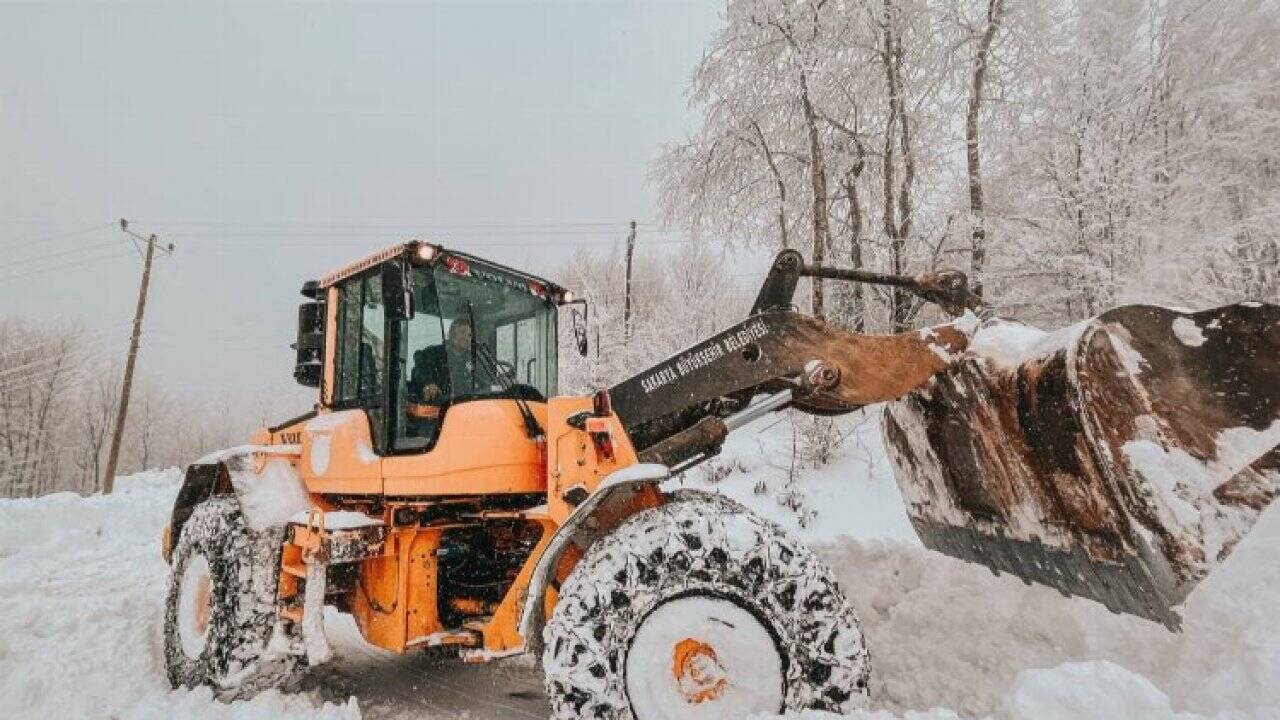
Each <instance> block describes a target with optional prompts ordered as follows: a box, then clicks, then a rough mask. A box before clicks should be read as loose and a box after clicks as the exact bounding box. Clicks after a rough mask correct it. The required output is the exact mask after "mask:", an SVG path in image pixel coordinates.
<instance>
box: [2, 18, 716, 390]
mask: <svg viewBox="0 0 1280 720" xmlns="http://www.w3.org/2000/svg"><path fill="white" fill-rule="evenodd" d="M721 7H722V4H721V3H718V2H714V1H713V0H706V1H704V2H623V3H618V2H600V1H591V2H541V1H534V0H521V1H511V2H497V3H481V2H475V1H474V0H468V1H467V2H459V3H436V2H412V3H402V4H399V3H398V4H391V3H374V2H356V3H318V2H291V3H281V2H266V1H264V0H255V1H254V2H246V3H187V2H176V1H174V0H165V1H163V2H155V3H134V2H85V3H62V2H12V1H11V0H3V1H2V2H0V314H4V315H11V314H16V315H18V316H22V317H26V318H31V319H39V320H40V321H42V322H43V321H45V320H46V319H47V320H48V321H49V322H51V323H53V322H72V323H78V324H79V325H80V326H82V327H84V328H86V329H89V330H91V331H94V332H96V333H97V334H96V335H94V342H95V344H97V345H98V346H99V347H100V348H101V349H102V351H103V352H105V353H108V354H109V355H111V356H117V355H118V356H121V357H122V356H123V354H124V348H125V344H126V341H127V335H128V322H129V320H130V318H131V316H132V311H133V304H134V302H135V299H136V293H137V282H138V276H139V274H140V268H141V261H140V259H139V257H138V255H137V254H136V252H135V251H134V249H132V247H131V246H130V245H129V244H128V243H127V239H126V238H125V236H124V235H123V234H122V233H121V232H120V231H119V229H118V228H117V227H116V225H115V220H116V219H117V218H120V217H126V218H129V219H130V221H131V222H132V223H133V227H134V228H135V229H136V230H138V231H140V232H142V233H150V232H155V233H158V234H159V235H160V236H161V239H162V241H163V242H173V243H175V244H176V245H177V249H176V251H175V252H174V253H173V255H172V256H170V257H163V258H161V259H159V260H158V262H157V265H156V269H155V272H154V274H153V285H152V295H151V304H150V306H149V307H148V313H147V323H146V338H147V342H146V343H145V345H144V350H143V355H142V359H141V363H142V367H143V368H144V369H145V371H146V372H147V373H149V374H151V375H152V376H153V377H156V378H158V379H160V380H162V381H163V382H166V383H176V382H182V383H185V384H186V386H187V390H188V391H190V392H194V393H200V394H204V395H205V396H208V397H216V396H218V395H220V394H222V393H225V392H230V393H232V394H236V395H239V394H242V393H246V392H249V393H253V392H269V393H273V394H277V393H290V394H292V395H293V396H294V397H296V398H297V399H298V402H299V404H300V405H302V406H303V407H302V408H301V409H305V404H306V402H307V397H308V394H307V393H309V392H313V391H307V390H304V389H301V388H298V389H297V390H292V389H291V388H292V387H293V386H292V381H291V378H290V373H291V371H292V356H291V353H290V351H289V350H288V344H289V342H291V341H292V333H293V320H294V317H295V312H296V311H295V305H296V304H297V303H298V302H299V301H300V299H301V298H300V297H299V296H298V294H297V290H298V288H299V286H300V285H301V283H302V281H303V280H305V279H308V278H314V277H317V276H319V275H320V274H322V273H323V272H324V271H326V270H328V269H331V268H332V267H334V266H337V265H341V264H344V263H345V262H347V261H349V260H352V259H355V258H356V257H357V256H359V255H362V254H365V253H367V252H370V251H372V250H375V249H378V248H380V247H382V246H385V245H388V244H391V243H393V242H396V241H400V240H407V239H411V238H413V237H424V236H425V237H433V238H436V239H441V240H443V241H445V242H446V243H448V244H451V245H455V246H459V247H462V248H467V249H470V250H472V251H474V252H476V253H478V254H482V255H485V256H489V257H493V258H494V259H497V260H499V261H502V262H505V263H508V264H513V265H518V266H525V267H530V268H533V269H537V270H548V269H550V268H552V267H554V266H555V264H556V263H557V262H559V261H560V260H563V259H564V258H565V257H566V256H567V254H568V253H569V252H571V250H572V248H573V247H576V246H581V245H586V246H589V247H606V246H607V245H608V243H610V242H615V241H618V240H620V239H621V238H622V237H623V236H624V233H625V223H626V221H627V220H629V219H631V218H636V219H639V220H641V221H645V220H650V219H652V217H653V205H652V196H653V194H652V191H651V189H650V188H649V187H647V186H646V182H645V181H646V175H647V170H648V163H649V162H650V161H651V160H652V159H653V158H654V157H655V155H656V153H657V151H658V148H659V145H660V144H661V143H663V142H669V141H673V140H676V139H678V138H679V137H680V136H682V135H683V134H684V133H685V132H687V131H688V130H689V129H690V127H692V122H693V117H692V115H691V113H690V112H689V111H688V109H687V106H686V101H685V98H684V90H685V87H686V83H687V79H688V76H689V73H690V71H691V69H692V67H693V65H694V63H695V62H696V61H697V59H698V57H699V54H700V52H701V50H702V47H703V44H704V43H705V41H706V40H707V39H708V37H709V36H710V34H711V33H712V32H713V31H714V29H715V27H716V25H717V24H718V22H719V17H720V8H721ZM672 239H675V236H674V235H672V234H667V235H662V234H658V233H657V232H656V229H651V228H646V227H642V231H641V242H642V243H643V242H646V241H647V242H654V243H656V242H659V241H664V240H665V241H670V240H672Z"/></svg>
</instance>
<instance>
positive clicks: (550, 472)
mask: <svg viewBox="0 0 1280 720" xmlns="http://www.w3.org/2000/svg"><path fill="white" fill-rule="evenodd" d="M803 277H821V278H827V279H830V280H839V281H848V282H872V283H882V284H889V285H893V286H895V287H898V288H901V289H903V290H906V291H908V292H910V293H914V294H915V296H917V297H918V298H919V299H920V301H921V302H931V303H935V304H937V305H939V306H940V307H942V308H944V309H945V310H947V311H948V312H951V313H952V314H955V315H959V318H958V319H956V320H953V321H951V322H948V323H944V324H940V325H937V326H934V327H930V328H925V329H922V330H919V331H913V332H906V333H901V334H897V335H889V336H870V335H862V334H856V333H850V332H847V331H844V330H842V329H840V328H838V327H835V326H833V325H831V324H828V323H825V322H823V321H822V320H819V319H817V318H814V317H811V316H808V315H805V314H802V313H800V312H798V311H797V310H796V309H795V308H794V307H793V305H792V297H793V295H794V293H795V289H796V285H797V282H798V281H799V280H800V279H801V278H803ZM302 294H303V295H304V296H305V298H306V301H305V302H304V303H303V304H302V305H301V307H300V310H299V313H298V336H297V341H296V344H295V348H296V352H297V364H296V366H295V370H294V376H295V378H296V379H297V380H298V382H300V383H302V384H303V385H306V386H309V387H314V388H316V389H317V390H318V401H317V403H316V405H315V408H314V409H313V410H312V411H311V412H308V413H307V414H305V415H302V416H300V417H296V418H293V419H291V420H287V421H284V422H282V423H280V424H278V425H275V426H273V427H268V428H264V429H262V430H260V431H258V432H257V433H256V434H255V435H254V436H253V437H252V439H251V441H250V443H249V444H248V445H245V446H242V447H237V448H232V449H229V450H226V451H223V452H220V453H215V454H213V455H210V456H208V457H205V458H202V459H200V460H199V461H197V462H195V463H192V464H191V465H190V466H189V467H188V468H187V470H186V474H185V478H184V480H183V483H182V485H181V487H180V489H179V492H178V493H177V497H176V500H175V503H174V508H173V512H172V517H171V520H170V522H169V523H168V525H167V526H166V529H165V532H164V537H163V540H162V546H163V555H164V557H165V559H166V561H167V562H168V563H169V564H170V568H171V580H170V584H169V589H168V596H167V602H166V605H165V613H166V617H165V623H164V650H165V659H166V665H167V670H168V675H169V678H170V680H171V682H172V683H173V684H174V685H175V686H183V685H185V686H194V685H200V684H205V685H211V686H213V687H214V688H215V690H216V691H217V692H218V693H219V695H220V696H223V697H237V696H243V695H247V694H252V693H254V692H257V691H259V690H262V689H263V688H267V687H272V686H288V685H289V684H290V683H291V682H292V681H293V680H294V679H295V678H296V677H297V676H298V674H299V673H300V672H301V671H302V670H304V669H305V667H307V666H308V665H316V664H318V663H322V662H324V661H325V660H326V659H327V658H328V657H329V656H330V654H331V650H330V648H329V645H328V643H327V641H326V638H325V634H324V627H323V621H324V611H325V608H326V607H331V608H334V609H336V610H338V611H340V612H343V613H349V614H350V615H351V616H352V617H353V618H354V620H355V624H356V625H357V627H358V628H359V631H360V633H361V634H362V635H363V637H364V639H365V640H366V641H367V642H369V643H371V644H373V645H375V646H378V647H380V648H384V649H386V650H389V651H392V652H395V653H407V652H414V651H418V650H422V649H426V648H435V649H436V651H437V652H447V653H451V654H454V655H456V656H457V657H458V658H459V660H460V661H465V662H486V661H492V660H495V659H498V658H504V657H508V656H512V655H517V654H522V653H532V654H534V655H535V657H540V659H541V663H542V667H543V669H544V671H545V677H546V691H547V695H548V700H549V704H550V707H551V713H552V715H553V717H555V718H579V717H590V718H640V719H641V720H648V719H650V718H731V717H744V716H747V715H750V714H752V713H755V712H781V711H790V710H800V709H809V708H812V709H821V710H829V711H834V712H840V711H846V710H850V709H853V708H856V707H859V706H861V705H862V704H864V703H865V702H866V700H867V698H868V695H869V692H870V689H869V688H870V671H871V666H870V663H869V660H868V654H867V650H866V647H865V644H864V638H863V636H862V634H861V632H860V630H859V627H858V622H857V620H856V618H855V617H854V614H853V612H852V611H851V609H850V606H849V604H848V602H847V601H846V599H845V598H844V596H843V595H842V594H841V591H840V589H839V587H838V586H837V584H836V582H835V580H834V579H833V577H832V574H831V572H830V571H829V570H828V569H827V568H826V567H824V566H823V564H822V563H821V562H820V561H819V560H818V559H817V557H816V555H815V554H814V553H813V552H812V551H811V550H809V549H807V548H806V547H805V546H804V545H803V544H802V543H800V542H799V541H797V540H796V539H795V538H793V537H790V536H789V535H788V534H787V533H785V532H784V531H783V530H781V529H780V528H779V527H778V526H776V525H775V524H773V523H771V522H769V521H767V520H765V519H762V518H760V517H757V516H755V515H753V514H752V513H750V512H748V511H747V510H745V509H744V508H743V507H742V506H740V505H738V504H736V503H735V502H733V501H732V500H730V499H728V498H725V497H722V496H719V495H716V494H712V493H701V492H692V491H688V490H677V491H675V492H670V491H665V490H664V481H666V480H667V479H668V478H671V477H673V476H675V475H678V474H679V473H681V472H683V471H685V470H687V469H688V468H690V467H692V466H694V465H695V464H697V463H699V462H701V461H703V460H706V459H708V458H710V457H712V456H714V455H715V454H716V453H717V452H718V451H719V450H720V447H721V445H722V443H723V442H724V439H725V437H726V436H727V435H728V434H729V433H731V432H734V431H735V430H737V429H738V428H741V427H742V426H744V425H745V424H747V423H749V422H751V421H752V420H754V419H756V418H759V417H761V416H763V415H766V414H768V413H771V412H776V411H779V410H783V409H786V408H794V409H795V410H798V411H801V412H806V413H814V414H823V415H836V414H841V413H848V412H852V411H854V410H857V409H859V408H864V407H866V406H868V405H871V404H874V403H882V402H883V403H887V405H886V409H885V410H884V430H885V436H886V439H887V445H888V447H889V449H890V453H891V459H892V462H893V464H894V466H895V471H896V476H897V480H898V483H899V484H900V486H901V490H902V492H903V495H904V499H905V501H906V507H907V511H908V514H909V516H910V518H911V520H912V522H913V523H914V525H915V527H916V528H917V530H918V531H919V533H920V536H921V538H922V540H923V541H924V543H925V544H926V546H928V547H930V548H933V549H936V550H939V551H941V552H944V553H948V554H951V555H954V556H957V557H960V558H963V559H966V560H969V561H973V562H978V563H983V564H986V565H988V566H989V567H991V568H992V569H993V570H994V571H996V572H1009V573H1013V574H1015V575H1018V576H1020V577H1022V578H1024V579H1025V580H1027V581H1028V582H1039V583H1043V584H1046V585H1049V586H1051V587H1054V588H1057V589H1059V590H1060V591H1062V592H1063V593H1068V594H1074V595H1080V596H1084V597H1087V598H1091V599H1093V600H1097V601H1099V602H1102V603H1105V604H1106V605H1107V606H1108V607H1110V608H1112V609H1113V610H1115V611H1117V612H1129V613H1134V614H1137V615H1139V616H1142V617H1145V618H1148V619H1151V620H1155V621H1159V622H1163V623H1166V624H1167V625H1170V626H1171V627H1176V625H1177V614H1176V610H1175V608H1176V606H1177V605H1178V604H1179V603H1180V602H1181V601H1182V599H1183V598H1185V596H1186V594H1187V593H1188V592H1190V590H1191V588H1192V587H1194V586H1195V584H1196V583H1197V582H1199V581H1200V580H1201V579H1202V578H1203V577H1204V576H1205V575H1206V574H1207V573H1208V572H1209V571H1210V570H1212V568H1213V566H1214V565H1215V564H1217V563H1219V562H1221V561H1222V560H1223V559H1224V558H1225V557H1226V555H1227V553H1229V552H1230V550H1231V548H1232V547H1233V546H1234V544H1235V543H1236V542H1238V541H1239V539H1240V538H1241V537H1243V535H1244V534H1245V533H1246V532H1247V531H1248V529H1249V527H1250V526H1251V525H1252V523H1253V521H1254V519H1256V517H1257V516H1258V514H1259V513H1261V512H1262V510H1263V509H1264V508H1265V507H1266V506H1267V505H1268V504H1269V503H1270V502H1271V500H1272V499H1273V498H1274V497H1275V495H1276V493H1277V490H1278V489H1280V449H1278V445H1280V398H1278V397H1277V396H1278V394H1280V390H1278V388H1280V363H1278V362H1277V358H1278V357H1280V353H1278V351H1280V307H1276V306H1273V305H1262V304H1257V303H1245V304H1240V305H1234V306H1229V307H1224V308H1219V309H1216V310H1210V311H1205V312H1200V313H1193V312H1189V311H1175V310H1167V309H1163V308H1154V307H1146V306H1129V307H1125V308H1120V309H1117V310H1115V311H1112V312H1109V313H1106V314H1103V315H1101V316H1099V317H1097V318H1094V319H1092V320H1090V321H1087V322H1085V323H1081V324H1080V325H1078V326H1075V327H1074V328H1071V329H1068V331H1065V333H1060V334H1058V335H1056V336H1051V337H1049V338H1047V339H1045V340H1043V341H1042V342H1040V343H1039V344H1037V345H1036V346H1035V347H1029V348H1023V349H1022V351H1021V354H1017V353H1013V354H1012V356H1011V354H1010V353H1009V352H1008V348H1005V349H1004V351H1003V352H997V350H999V348H998V347H992V346H991V344H990V342H988V341H987V340H984V337H985V336H987V335H994V336H999V331H1000V330H1001V328H1002V327H1005V328H1006V329H1007V328H1008V327H1014V326H1012V325H1007V324H1006V325H1002V323H1004V321H999V320H996V319H994V318H985V319H982V320H979V318H978V317H976V316H975V315H974V314H972V312H970V311H971V310H972V309H981V306H980V303H979V302H978V299H977V298H976V297H975V294H974V293H973V292H971V291H970V289H969V287H968V284H967V281H966V279H965V277H964V276H963V275H962V274H960V273H956V272H935V273H928V274H925V275H922V276H918V277H899V276H886V275H878V274H875V273H869V272H865V271H854V270H845V269H840V268H833V267H826V266H816V265H812V264H808V263H806V262H805V260H804V258H803V257H802V256H801V255H800V254H799V253H796V252H794V251H784V252H783V253H782V254H780V255H779V256H778V257H777V258H776V260H775V261H774V264H773V266H772V269H771V270H770V272H769V274H768V277H767V278H766V279H765V281H764V284H763V286H762V288H761V290H760V293H759V296H758V298H757V300H756V302H755V304H754V306H753V308H752V310H751V312H750V314H749V316H748V317H747V318H746V319H744V320H743V321H742V322H739V323H737V324H735V325H733V326H732V327H730V328H728V329H726V330H724V331H722V332H720V333H718V334H716V335H714V336H712V337H709V338H707V339H706V340H704V341H702V342H699V343H697V344H696V345H694V346H692V347H690V348H688V349H687V350H685V351H683V352H680V353H677V354H676V355H674V356H672V357H670V358H668V359H667V360H665V361H663V362H661V363H658V364H657V365H655V366H653V367H651V368H648V369H645V370H644V371H642V372H640V373H637V374H636V375H634V376H633V377H630V378H628V379H625V380H623V381H621V382H619V383H617V384H615V385H613V386H612V387H609V388H606V389H601V390H599V391H597V392H595V393H594V394H590V395H581V396H580V395H561V394H558V389H557V352H558V350H559V348H560V346H561V343H560V342H559V336H558V325H559V320H560V316H561V315H562V314H563V315H566V316H567V317H568V318H570V319H571V320H572V328H573V332H574V340H576V348H577V349H578V350H579V351H581V352H585V350H586V333H585V326H586V322H585V320H586V307H585V305H584V303H583V302H582V301H581V300H578V299H576V298H575V297H574V295H573V293H572V292H571V291H569V290H568V289H565V288H563V287H561V286H559V285H557V284H555V283H553V282H550V281H547V280H545V279H542V278H538V277H535V276H533V275H530V274H528V273H524V272H520V271H518V270H514V269H511V268H508V267H504V266H502V265H499V264H497V263H494V262H489V261H486V260H483V259H481V258H478V257H475V256H473V255H470V254H467V253H464V252H460V251H457V250H453V249H448V248H445V247H442V246H440V245H436V244H432V243H427V242H420V241H414V242H409V243H404V244H399V245H396V246H394V247H391V248H389V249H387V250H384V251H382V252H378V253H375V254H373V255H370V256H368V257H366V258H363V259H361V260H359V261H358V262H355V263H353V264H351V265H349V266H347V267H344V268H341V269H339V270H337V271H335V272H332V273H330V274H328V275H326V276H324V277H323V278H321V279H319V280H316V281H309V282H307V283H305V284H304V285H303V288H302ZM975 331H977V333H978V334H977V336H976V339H975V336H974V333H975ZM984 342H986V343H987V347H986V351H985V352H986V354H985V355H984V353H983V350H982V348H981V347H980V346H981V345H982V344H983V343H984ZM971 344H972V345H973V347H972V348H971V347H969V346H970V345H971ZM568 345H569V347H571V348H572V347H574V345H573V344H568ZM832 511H833V512H838V511H839V510H838V508H833V509H832Z"/></svg>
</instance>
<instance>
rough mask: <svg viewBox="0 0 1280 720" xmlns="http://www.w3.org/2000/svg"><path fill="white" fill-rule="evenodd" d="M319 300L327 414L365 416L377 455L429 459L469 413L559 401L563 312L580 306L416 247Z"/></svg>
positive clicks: (462, 257)
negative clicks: (453, 417)
mask: <svg viewBox="0 0 1280 720" xmlns="http://www.w3.org/2000/svg"><path fill="white" fill-rule="evenodd" d="M317 297H323V299H324V302H325V304H326V305H328V307H327V308H326V312H325V314H326V315H327V323H326V325H327V328H326V330H327V331H326V332H325V334H324V338H325V339H324V343H323V344H324V353H323V355H324V367H323V372H322V373H320V375H321V380H322V382H321V383H319V384H320V389H321V398H322V405H324V406H326V407H328V408H329V409H331V410H347V409H362V410H364V411H365V412H366V414H367V416H368V419H369V430H370V438H371V440H372V444H373V449H374V450H375V451H376V452H377V453H378V454H379V455H395V454H403V453H421V452H427V451H430V450H431V449H432V447H434V445H435V442H436V439H437V438H438V437H439V434H440V430H441V427H442V425H443V423H444V421H445V419H446V417H447V416H448V414H449V411H450V408H454V407H457V406H459V405H461V404H464V403H469V402H476V401H482V400H506V401H510V402H513V403H514V402H516V401H517V400H519V401H523V402H525V403H543V402H545V401H546V398H548V397H550V396H551V395H554V394H555V393H556V391H557V388H556V379H557V306H558V305H559V304H561V303H563V302H564V301H565V300H566V298H567V297H568V298H569V299H571V296H569V295H568V293H566V292H565V291H564V290H563V289H562V288H559V287H558V286H556V285H554V284H553V283H550V282H547V281H545V280H542V279H540V278H536V277H533V276H530V275H527V274H524V273H520V272H518V271H515V270H511V269H509V268H505V267H503V266H501V265H497V264H495V263H490V262H487V261H484V260H481V259H479V258H476V257H473V256H470V255H467V254H464V253H458V252H453V251H446V250H444V249H442V248H439V247H438V246H435V245H429V244H426V243H409V244H406V245H403V246H399V247H398V249H394V248H393V249H392V251H384V253H382V254H379V255H374V256H371V257H370V258H366V259H365V260H363V261H361V262H359V263H355V264H354V265H352V266H349V268H348V269H345V270H341V271H338V272H336V273H332V274H331V275H330V276H327V277H326V278H325V279H324V280H322V281H320V283H319V288H317ZM304 307H305V306H304ZM310 314H311V315H315V314H317V313H316V312H312V313H310ZM301 318H302V315H300V319H301ZM304 344H305V345H313V344H314V343H304V341H303V336H302V334H301V333H300V335H299V348H302V347H303V346H304ZM299 352H300V353H301V349H300V351H299ZM300 362H301V355H300ZM299 367H302V366H301V365H300V366H299ZM295 374H297V373H295ZM299 379H300V380H301V379H302V378H301V377H300V378H299Z"/></svg>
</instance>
